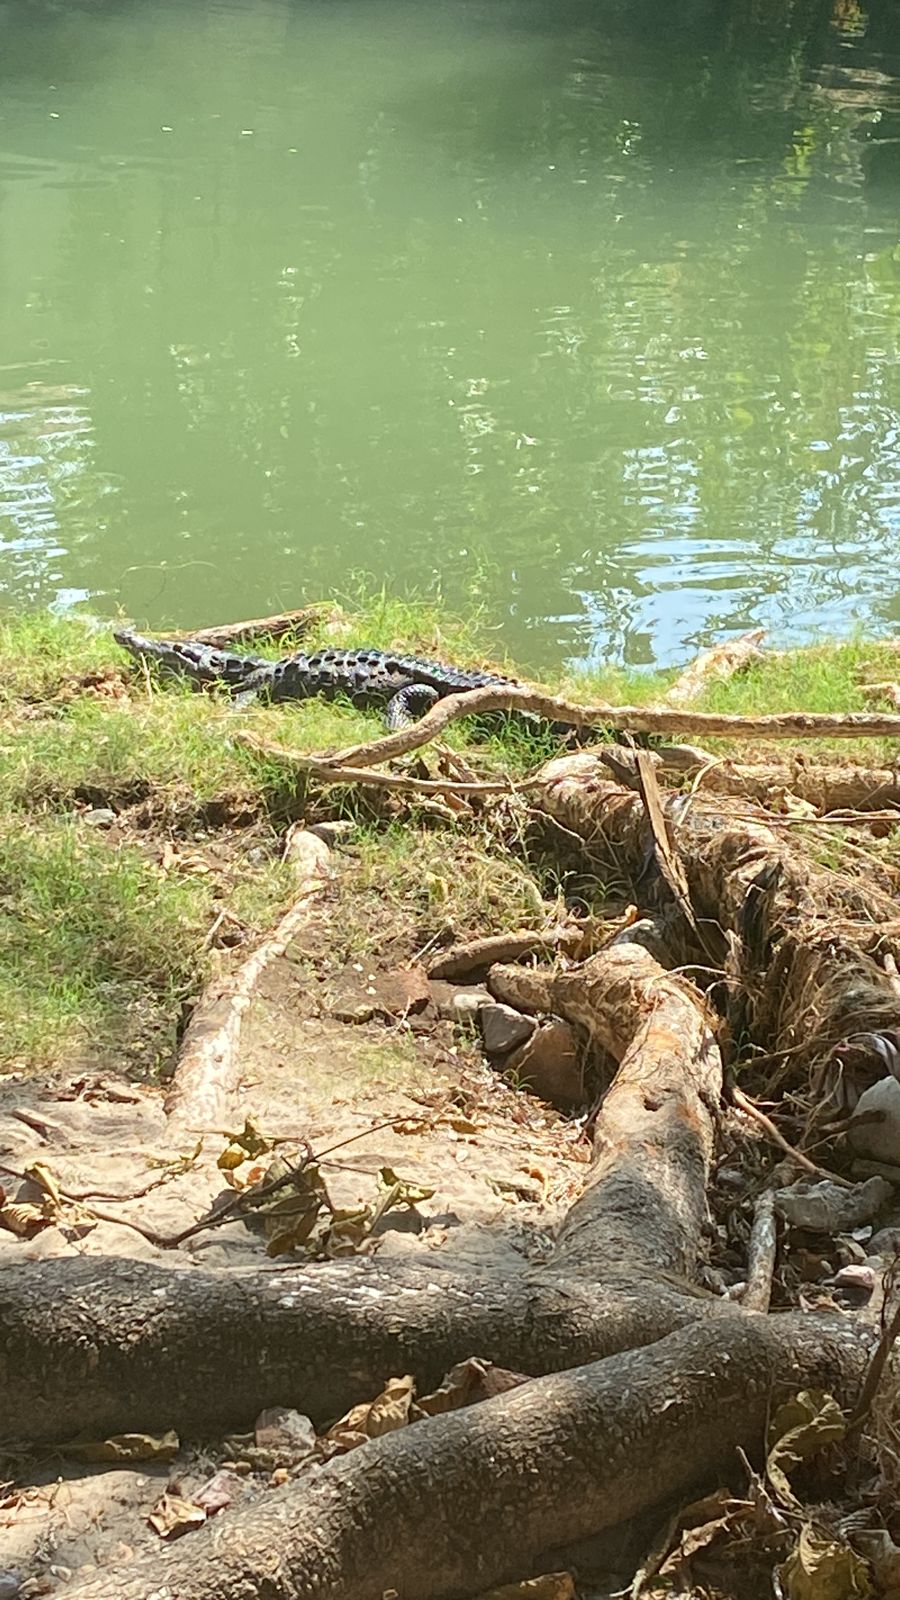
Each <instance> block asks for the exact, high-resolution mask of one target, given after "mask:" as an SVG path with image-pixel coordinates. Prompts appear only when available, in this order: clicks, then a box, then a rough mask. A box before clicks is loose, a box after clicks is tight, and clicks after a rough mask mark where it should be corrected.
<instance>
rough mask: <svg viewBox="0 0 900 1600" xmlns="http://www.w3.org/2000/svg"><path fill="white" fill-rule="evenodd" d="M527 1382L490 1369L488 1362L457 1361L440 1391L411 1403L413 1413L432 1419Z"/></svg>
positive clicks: (472, 1358)
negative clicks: (413, 1404)
mask: <svg viewBox="0 0 900 1600" xmlns="http://www.w3.org/2000/svg"><path fill="white" fill-rule="evenodd" d="M528 1382H529V1379H528V1378H527V1377H526V1376H525V1374H524V1373H522V1372H508V1371H507V1370H506V1369H505V1368H504V1367H495V1366H493V1365H492V1363H491V1362H490V1361H482V1360H480V1359H479V1358H478V1357H477V1356H470V1357H469V1359H468V1361H460V1362H458V1363H457V1365H456V1366H455V1367H451V1369H450V1371H449V1372H448V1373H447V1376H446V1378H445V1379H444V1381H443V1383H442V1384H441V1385H440V1388H438V1389H435V1390H434V1392H433V1393H432V1394H424V1395H423V1396H422V1398H421V1400H417V1401H416V1402H415V1406H414V1408H413V1410H414V1413H415V1415H416V1416H417V1417H418V1416H425V1417H436V1416H439V1415H441V1414H443V1412H445V1411H459V1410H460V1409H461V1408H462V1407H463V1406H471V1405H477V1404H478V1403H479V1401H481V1400H490V1399H492V1398H493V1397H494V1395H497V1394H505V1393H506V1392H507V1391H508V1390H509V1389H516V1388H518V1386H519V1384H522V1383H528Z"/></svg>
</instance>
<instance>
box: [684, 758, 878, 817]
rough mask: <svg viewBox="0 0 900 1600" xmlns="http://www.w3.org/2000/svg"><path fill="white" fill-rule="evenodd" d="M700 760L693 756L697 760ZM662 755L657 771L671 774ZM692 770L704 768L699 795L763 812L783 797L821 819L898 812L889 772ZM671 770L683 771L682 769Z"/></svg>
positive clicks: (769, 765)
mask: <svg viewBox="0 0 900 1600" xmlns="http://www.w3.org/2000/svg"><path fill="white" fill-rule="evenodd" d="M679 748H681V749H683V748H684V746H681V747H679V746H678V745H675V746H673V750H675V751H677V750H678V749H679ZM702 754H703V753H702V752H700V751H698V752H697V755H698V757H699V756H701V755H702ZM662 755H663V762H662V765H663V769H664V770H668V769H669V768H670V767H671V768H672V770H676V768H675V765H674V762H672V761H670V760H669V758H668V757H667V755H666V753H665V752H662ZM694 767H695V770H699V769H700V768H701V767H705V771H704V772H703V777H702V779H701V785H702V788H703V792H704V793H705V794H720V795H734V796H735V797H737V798H744V799H746V800H752V801H756V802H758V803H759V804H760V805H764V806H766V807H768V808H769V809H772V808H777V807H778V806H779V804H780V802H781V801H782V800H783V799H784V797H785V796H786V795H796V797H797V799H798V800H805V801H806V803H807V805H811V806H814V807H815V809H816V810H817V811H818V812H820V813H821V814H823V815H827V814H829V813H831V812H844V811H845V812H854V811H861V812H869V811H882V810H891V809H892V808H895V807H896V808H900V773H898V771H897V770H895V768H893V767H857V766H836V765H831V766H827V765H819V764H818V763H816V764H815V765H813V764H807V763H806V762H804V761H801V760H797V761H793V762H790V763H789V764H788V763H784V764H779V763H776V762H757V763H755V764H750V765H747V764H744V763H742V762H738V761H730V760H729V761H717V760H713V759H709V760H708V762H704V761H702V760H699V759H698V760H696V761H695V762H694ZM677 770H683V764H682V765H681V766H680V767H679V768H678V769H677Z"/></svg>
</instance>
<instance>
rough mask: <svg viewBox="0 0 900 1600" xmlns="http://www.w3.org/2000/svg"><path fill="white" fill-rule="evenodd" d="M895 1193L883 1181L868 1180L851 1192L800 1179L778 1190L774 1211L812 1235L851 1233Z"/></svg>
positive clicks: (826, 1182) (823, 1182) (793, 1226)
mask: <svg viewBox="0 0 900 1600" xmlns="http://www.w3.org/2000/svg"><path fill="white" fill-rule="evenodd" d="M893 1195H894V1191H893V1189H892V1187H891V1185H890V1184H889V1183H886V1182H885V1180H884V1178H869V1179H868V1180H867V1182H865V1183H857V1184H855V1185H854V1187H853V1188H852V1189H845V1188H843V1187H842V1186H841V1185H840V1184H837V1183H831V1182H830V1181H829V1180H828V1179H827V1178H824V1179H822V1181H821V1182H819V1183H809V1182H807V1181H806V1180H805V1179H800V1180H799V1182H797V1183H792V1184H791V1185H790V1187H789V1188H787V1189H776V1190H775V1196H774V1198H775V1209H776V1211H777V1212H778V1214H779V1216H782V1217H783V1218H784V1220H785V1222H786V1223H787V1224H788V1226H789V1227H791V1228H803V1229H805V1230H806V1231H807V1232H809V1233H830V1234H835V1233H848V1232H849V1231H850V1229H851V1228H859V1227H862V1226H863V1224H865V1223H867V1222H871V1221H872V1218H873V1217H875V1216H877V1215H878V1212H879V1211H881V1210H882V1208H883V1207H884V1206H886V1205H887V1204H888V1203H889V1201H890V1200H892V1199H893Z"/></svg>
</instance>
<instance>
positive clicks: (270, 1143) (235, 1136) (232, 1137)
mask: <svg viewBox="0 0 900 1600" xmlns="http://www.w3.org/2000/svg"><path fill="white" fill-rule="evenodd" d="M226 1138H227V1139H228V1146H227V1148H226V1149H225V1150H224V1151H223V1152H222V1155H221V1156H220V1157H219V1159H218V1162H217V1163H216V1164H217V1166H219V1167H220V1168H222V1169H223V1170H225V1169H226V1168H231V1167H239V1166H240V1164H241V1162H242V1161H246V1160H247V1159H248V1157H250V1158H251V1159H252V1158H253V1157H254V1156H262V1155H268V1153H269V1151H270V1150H272V1149H274V1140H272V1139H269V1138H267V1137H266V1135H265V1134H264V1133H263V1132H262V1130H261V1129H260V1128H258V1127H257V1125H256V1123H255V1122H254V1120H253V1118H252V1117H245V1118H244V1126H243V1128H242V1129H241V1131H240V1133H229V1134H227V1135H226ZM237 1151H240V1156H239V1158H238V1159H237V1160H234V1159H233V1153H235V1152H237ZM226 1158H227V1159H226Z"/></svg>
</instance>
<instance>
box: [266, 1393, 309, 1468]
mask: <svg viewBox="0 0 900 1600" xmlns="http://www.w3.org/2000/svg"><path fill="white" fill-rule="evenodd" d="M254 1432H255V1434H256V1443H257V1445H258V1446H259V1448H260V1449H261V1450H272V1451H275V1452H276V1453H277V1454H278V1455H279V1456H282V1457H290V1458H291V1459H292V1460H294V1461H299V1460H300V1459H301V1458H302V1457H303V1456H308V1455H312V1452H313V1450H314V1449H315V1447H316V1430H315V1428H314V1427H313V1425H312V1423H311V1422H310V1420H309V1417H306V1416H304V1415H303V1413H302V1412H300V1411H292V1410H291V1409H290V1408H289V1407H285V1406H270V1407H269V1409H268V1410H267V1411H261V1412H260V1414H259V1416H258V1417H257V1419H256V1422H255V1424H254Z"/></svg>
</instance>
